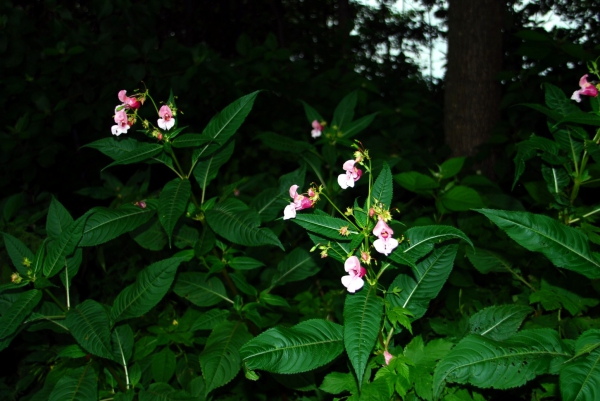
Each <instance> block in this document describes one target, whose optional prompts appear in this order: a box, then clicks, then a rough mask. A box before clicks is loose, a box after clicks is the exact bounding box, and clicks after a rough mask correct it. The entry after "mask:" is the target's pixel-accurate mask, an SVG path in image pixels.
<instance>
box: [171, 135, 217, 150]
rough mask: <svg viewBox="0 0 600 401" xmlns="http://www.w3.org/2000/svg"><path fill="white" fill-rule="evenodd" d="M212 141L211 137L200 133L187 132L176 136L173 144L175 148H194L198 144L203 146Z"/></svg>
mask: <svg viewBox="0 0 600 401" xmlns="http://www.w3.org/2000/svg"><path fill="white" fill-rule="evenodd" d="M210 141H211V139H210V138H207V137H203V136H202V135H200V134H185V135H181V136H180V137H178V138H175V139H174V140H173V141H172V142H171V145H173V147H174V148H194V147H197V146H202V145H204V144H205V143H207V142H210Z"/></svg>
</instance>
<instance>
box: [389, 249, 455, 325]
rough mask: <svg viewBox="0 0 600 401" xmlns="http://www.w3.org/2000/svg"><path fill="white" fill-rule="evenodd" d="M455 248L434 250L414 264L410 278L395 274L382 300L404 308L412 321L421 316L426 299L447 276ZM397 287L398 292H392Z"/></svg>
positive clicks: (441, 284)
mask: <svg viewBox="0 0 600 401" xmlns="http://www.w3.org/2000/svg"><path fill="white" fill-rule="evenodd" d="M457 251H458V245H456V244H452V245H445V246H441V247H439V248H437V249H435V250H434V251H433V252H432V253H431V255H429V256H428V257H427V258H425V259H423V260H421V261H420V262H419V263H417V268H416V269H415V268H413V269H412V271H413V274H414V278H412V277H410V276H408V275H405V274H399V275H398V276H396V278H395V279H394V281H393V282H392V284H390V287H389V290H388V294H387V295H386V299H387V300H388V301H389V302H390V304H391V305H392V306H399V307H401V308H405V309H408V310H409V311H410V312H411V313H412V314H413V317H412V318H411V319H410V320H411V321H415V320H417V319H419V318H420V317H422V316H423V315H424V314H425V312H426V311H427V308H428V307H429V302H430V301H431V300H432V299H434V298H435V297H436V296H437V295H438V294H439V292H440V290H441V289H442V287H443V286H444V283H445V282H446V280H447V279H448V276H449V275H450V272H451V271H452V266H453V264H454V258H455V257H456V252H457ZM396 287H398V288H400V289H401V290H402V291H401V292H400V293H399V294H396V293H394V292H393V290H394V288H396Z"/></svg>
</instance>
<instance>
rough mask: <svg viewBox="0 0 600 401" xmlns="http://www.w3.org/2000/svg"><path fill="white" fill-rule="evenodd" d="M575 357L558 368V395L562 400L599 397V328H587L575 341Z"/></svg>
mask: <svg viewBox="0 0 600 401" xmlns="http://www.w3.org/2000/svg"><path fill="white" fill-rule="evenodd" d="M575 352H576V357H575V358H573V359H572V360H569V361H568V362H567V363H566V364H565V365H564V366H563V367H562V369H561V370H560V381H559V383H560V395H561V396H562V399H563V400H564V401H585V400H597V399H598V398H599V397H600V330H597V329H596V330H588V331H586V332H585V333H583V334H582V335H581V336H580V337H579V338H578V339H577V342H576V343H575Z"/></svg>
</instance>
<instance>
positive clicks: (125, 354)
mask: <svg viewBox="0 0 600 401" xmlns="http://www.w3.org/2000/svg"><path fill="white" fill-rule="evenodd" d="M111 339H112V350H113V355H114V359H115V361H117V362H119V363H120V364H121V365H123V366H126V365H127V362H128V361H129V360H130V359H131V356H132V355H133V343H134V340H133V330H131V327H130V326H129V325H128V324H124V325H121V326H118V327H115V329H114V330H113V332H112V336H111Z"/></svg>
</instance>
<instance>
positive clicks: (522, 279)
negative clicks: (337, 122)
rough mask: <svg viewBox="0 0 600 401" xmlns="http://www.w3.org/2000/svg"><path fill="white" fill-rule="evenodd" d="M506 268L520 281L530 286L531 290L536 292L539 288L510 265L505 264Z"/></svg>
mask: <svg viewBox="0 0 600 401" xmlns="http://www.w3.org/2000/svg"><path fill="white" fill-rule="evenodd" d="M504 268H505V269H506V270H508V271H509V272H511V273H512V274H513V275H514V276H515V277H516V278H517V279H518V280H519V281H521V282H522V283H523V284H525V285H526V286H527V287H529V288H530V289H531V291H533V292H536V291H537V290H536V289H535V288H534V287H533V286H532V285H531V284H529V283H528V282H527V280H525V279H524V278H523V277H522V276H521V275H520V274H518V273H517V272H516V271H514V270H513V269H511V268H510V267H508V266H504Z"/></svg>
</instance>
